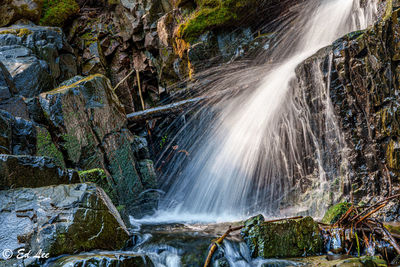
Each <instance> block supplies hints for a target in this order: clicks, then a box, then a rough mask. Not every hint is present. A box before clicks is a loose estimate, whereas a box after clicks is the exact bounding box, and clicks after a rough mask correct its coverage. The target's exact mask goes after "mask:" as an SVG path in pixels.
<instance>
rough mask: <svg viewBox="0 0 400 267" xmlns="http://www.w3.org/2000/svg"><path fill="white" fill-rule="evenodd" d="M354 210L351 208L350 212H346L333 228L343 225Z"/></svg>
mask: <svg viewBox="0 0 400 267" xmlns="http://www.w3.org/2000/svg"><path fill="white" fill-rule="evenodd" d="M353 210H354V206H351V207H350V208H349V210H348V211H346V213H345V214H344V215H343V216H342V217H341V218H340V219H339V220H338V221H337V222H336V223H335V224H334V225H333V227H335V226H339V225H341V224H342V222H343V221H344V220H345V219H346V218H347V217H349V216H350V214H351V213H352V212H353Z"/></svg>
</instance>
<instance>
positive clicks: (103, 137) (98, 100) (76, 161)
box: [40, 74, 156, 214]
mask: <svg viewBox="0 0 400 267" xmlns="http://www.w3.org/2000/svg"><path fill="white" fill-rule="evenodd" d="M40 103H41V106H42V109H43V111H44V113H45V116H46V117H47V118H48V122H47V123H48V124H49V125H50V128H52V129H53V131H52V134H54V135H55V138H56V139H57V140H59V142H58V143H59V146H60V149H61V150H62V151H63V154H64V155H66V157H67V159H66V162H68V163H69V164H71V165H73V166H75V167H77V168H79V169H83V170H90V169H94V168H99V167H100V168H102V169H103V170H106V172H108V173H109V174H110V175H111V177H112V179H111V180H112V187H113V188H114V189H115V190H116V193H117V195H118V204H119V205H125V206H126V207H127V208H128V209H129V211H130V212H131V213H133V214H137V213H138V211H140V210H141V209H142V207H140V205H139V203H140V201H141V198H143V197H146V194H143V195H140V194H141V193H142V192H143V191H145V190H146V189H150V188H154V187H155V185H156V182H155V173H154V171H153V169H152V165H153V164H152V162H148V161H147V162H143V163H141V164H139V163H138V161H139V160H141V159H137V158H136V157H135V150H134V149H133V148H132V144H133V143H134V140H135V137H134V136H133V135H132V133H131V132H130V131H129V130H128V129H127V119H126V115H125V112H124V109H123V107H122V105H121V103H120V102H119V100H118V98H117V97H116V95H115V94H114V92H113V90H112V88H111V85H110V82H109V80H108V79H107V78H106V77H104V76H103V75H100V74H97V75H92V76H89V77H87V78H82V77H79V76H77V77H75V78H73V79H71V80H69V81H66V82H65V83H63V84H62V86H61V87H59V88H57V89H55V90H53V91H51V92H47V93H43V94H41V95H40ZM137 165H138V166H139V167H137ZM149 168H150V169H149ZM152 203H153V204H155V203H154V201H153V202H152ZM116 204H117V203H116Z"/></svg>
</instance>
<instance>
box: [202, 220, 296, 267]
mask: <svg viewBox="0 0 400 267" xmlns="http://www.w3.org/2000/svg"><path fill="white" fill-rule="evenodd" d="M302 218H303V216H296V217H290V218H284V219H276V220H271V221H265V222H264V223H273V222H280V221H284V220H295V219H302ZM243 227H244V225H241V226H238V227H234V228H231V227H229V229H228V231H226V232H225V234H224V235H223V236H221V237H220V238H218V239H217V240H216V241H215V242H214V244H213V245H212V246H211V248H210V251H209V252H208V256H207V259H206V262H205V263H204V267H208V265H210V263H211V259H212V256H213V255H214V252H215V251H216V250H217V248H218V245H221V243H222V242H223V241H224V239H225V238H226V237H227V236H228V235H229V234H230V233H232V232H234V231H238V230H240V229H242V228H243Z"/></svg>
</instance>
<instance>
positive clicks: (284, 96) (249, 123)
mask: <svg viewBox="0 0 400 267" xmlns="http://www.w3.org/2000/svg"><path fill="white" fill-rule="evenodd" d="M305 2H306V3H303V4H299V5H300V9H299V10H300V11H299V12H298V14H297V15H296V17H295V18H294V19H291V21H290V22H289V23H287V24H286V25H285V28H284V29H282V30H281V31H280V32H284V34H281V36H279V37H278V40H277V41H276V46H275V48H274V49H273V50H272V52H271V54H270V55H269V56H268V58H267V59H266V61H268V64H267V63H266V64H265V65H263V69H262V72H261V73H263V78H262V80H261V82H259V85H258V86H257V87H255V88H250V89H248V90H245V91H244V92H242V93H238V94H235V95H234V96H232V97H229V98H223V99H222V100H221V101H219V102H218V103H214V105H213V106H212V108H211V111H210V110H208V111H207V113H208V114H212V123H211V124H207V127H206V128H198V129H196V130H195V131H191V134H186V136H184V137H183V138H184V139H185V144H186V146H187V147H186V149H187V150H188V151H190V153H191V154H190V160H189V161H188V162H186V163H185V165H184V166H183V167H182V166H179V167H177V166H174V167H171V170H170V171H169V172H167V173H166V174H165V175H164V176H165V177H163V178H164V179H166V180H169V181H172V182H171V185H170V186H169V189H168V192H167V193H166V195H165V196H164V197H163V199H161V201H160V204H159V211H158V216H160V218H161V217H163V216H164V217H168V218H171V219H172V218H175V219H177V220H186V219H190V218H192V219H194V220H216V219H217V218H222V220H232V219H233V218H241V217H243V216H248V215H250V214H253V213H255V212H258V213H260V212H262V213H264V214H269V215H277V213H279V212H280V215H282V213H285V212H286V213H287V214H292V213H298V212H299V211H303V212H305V213H312V214H313V215H318V211H319V210H321V209H323V208H324V207H325V206H324V205H326V204H327V202H328V201H329V199H331V200H332V197H335V195H336V194H333V195H334V196H332V194H328V193H329V191H332V190H336V189H335V187H332V186H331V184H332V183H333V182H334V181H335V179H336V180H338V182H337V183H339V184H340V183H341V181H342V180H343V179H346V164H345V151H346V150H345V145H344V142H343V140H342V137H341V134H340V131H339V129H338V127H337V125H336V120H335V118H334V114H333V108H332V105H331V103H330V100H329V86H328V85H327V84H329V82H328V81H326V79H324V75H323V73H322V70H321V68H320V66H319V65H318V64H315V65H314V66H312V67H311V71H310V74H309V75H310V77H312V80H313V84H312V86H310V85H309V82H310V81H306V80H304V79H302V78H301V77H300V78H299V77H297V76H298V75H297V76H296V67H297V66H298V65H299V64H300V63H302V62H303V61H304V60H306V59H307V58H308V57H310V56H312V55H313V54H315V53H316V52H317V51H318V50H319V49H321V48H323V47H326V46H328V45H330V44H331V43H332V42H333V41H335V40H336V39H337V38H339V37H341V36H342V35H344V34H346V33H349V32H351V31H354V30H359V29H364V28H366V27H367V26H368V25H370V24H371V23H372V22H373V20H374V19H376V18H375V14H376V12H377V1H373V0H365V1H364V2H363V3H360V1H359V0H310V1H305ZM270 62H273V63H270ZM320 64H323V62H321V63H320ZM258 73H260V72H258V71H255V70H254V71H253V70H252V69H251V68H249V69H247V70H243V71H241V72H237V73H236V76H237V77H236V81H238V83H240V82H241V81H243V80H247V79H248V80H251V79H254V77H256V76H257V75H259V74H258ZM257 78H259V77H257ZM223 82H224V81H223V79H221V83H223ZM225 88H227V86H225ZM304 90H313V93H312V95H315V96H316V98H315V99H316V100H315V102H316V103H315V105H320V106H321V107H320V110H321V111H320V113H321V114H318V116H319V117H320V118H322V119H321V120H320V121H318V120H316V119H315V117H316V114H313V112H312V111H311V110H310V108H309V107H308V104H307V103H309V102H310V100H309V99H306V98H307V97H308V96H309V95H310V94H308V95H307V94H306V93H305V92H304ZM312 101H314V100H312ZM313 103H314V102H313ZM196 123H199V124H201V122H196ZM193 125H195V123H193ZM199 132H201V134H199ZM332 153H333V154H332ZM169 164H171V165H172V164H177V162H174V161H171V163H169ZM337 190H338V192H336V193H339V191H340V189H337ZM334 193H335V192H334ZM285 208H286V209H285ZM278 210H280V211H278Z"/></svg>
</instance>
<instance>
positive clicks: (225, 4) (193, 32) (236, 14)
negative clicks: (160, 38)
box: [177, 0, 257, 43]
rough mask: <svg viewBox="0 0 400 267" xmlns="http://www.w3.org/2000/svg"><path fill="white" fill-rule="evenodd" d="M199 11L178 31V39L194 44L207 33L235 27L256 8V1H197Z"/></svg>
mask: <svg viewBox="0 0 400 267" xmlns="http://www.w3.org/2000/svg"><path fill="white" fill-rule="evenodd" d="M197 3H198V5H199V7H198V9H197V10H196V11H195V12H194V13H193V14H192V15H191V17H189V19H188V20H187V21H186V22H184V23H182V24H181V25H180V26H179V29H178V34H177V36H178V38H181V39H183V40H185V41H186V42H189V43H191V42H193V41H194V40H195V39H197V38H198V37H199V36H200V35H202V34H203V33H205V32H206V31H209V30H213V29H216V28H224V27H230V26H233V25H234V24H235V23H236V22H238V21H240V20H241V19H243V18H244V16H245V15H246V14H248V13H247V12H243V11H245V10H249V9H251V8H252V7H254V6H255V4H256V3H257V1H256V0H247V1H246V0H224V1H222V0H202V1H197Z"/></svg>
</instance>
